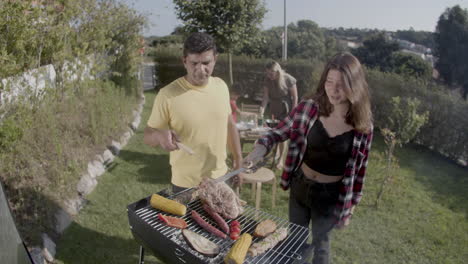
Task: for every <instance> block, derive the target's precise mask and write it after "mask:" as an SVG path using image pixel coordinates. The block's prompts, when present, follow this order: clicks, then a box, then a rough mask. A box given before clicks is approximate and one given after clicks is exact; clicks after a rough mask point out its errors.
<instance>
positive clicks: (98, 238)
mask: <svg viewBox="0 0 468 264" xmlns="http://www.w3.org/2000/svg"><path fill="white" fill-rule="evenodd" d="M145 95H146V105H145V108H144V110H143V115H142V122H141V125H140V128H139V130H138V131H137V133H136V134H135V136H134V137H133V138H132V139H131V140H130V141H129V143H128V145H127V146H126V147H125V148H124V149H123V150H122V151H121V153H120V155H119V156H118V157H117V158H116V160H115V161H114V163H115V166H114V167H113V168H112V169H111V170H110V171H108V172H106V173H105V174H104V175H102V176H101V177H100V179H99V184H98V186H97V187H96V189H95V190H94V191H93V192H92V193H91V194H90V195H89V196H88V197H87V199H88V200H89V203H88V204H87V206H86V207H85V208H84V209H83V210H82V211H81V212H80V214H79V215H78V216H77V217H76V219H75V220H74V222H73V223H72V224H71V225H70V227H69V228H68V229H67V230H66V231H65V232H64V234H63V236H62V238H61V240H59V241H58V248H57V255H56V258H57V262H58V263H66V264H68V263H80V264H82V263H122V264H123V263H137V262H138V250H139V245H138V244H137V243H136V242H135V241H134V239H133V237H132V235H131V232H130V229H129V226H128V220H127V213H126V206H127V205H128V204H130V203H133V202H135V201H137V200H139V199H140V198H143V197H145V196H148V195H150V194H151V193H154V192H157V191H159V190H161V189H163V188H167V187H169V184H170V181H169V177H170V167H169V159H168V155H167V153H164V152H162V151H159V150H155V149H151V148H150V147H148V146H146V145H144V144H143V139H142V137H143V128H144V127H145V126H146V120H147V119H148V116H149V113H150V111H151V107H152V103H153V100H154V96H155V94H154V92H147V93H146V94H145ZM384 147H385V146H384V143H383V140H382V139H381V138H379V137H376V139H375V140H374V144H373V149H372V152H371V153H372V154H371V158H370V162H369V170H368V175H367V182H366V186H365V194H364V197H363V199H362V202H361V203H360V205H359V206H358V207H357V208H356V211H355V215H354V216H353V220H352V222H351V225H350V226H349V227H348V228H346V229H344V230H335V231H334V233H333V235H332V256H333V258H332V262H333V263H343V264H345V263H346V264H348V263H376V264H381V263H392V264H393V263H421V264H427V263H437V264H438V263H466V260H467V259H468V220H467V212H468V203H467V201H468V192H467V190H468V170H467V169H463V168H460V167H458V166H456V165H454V164H453V163H451V162H449V161H447V160H445V159H443V158H441V157H440V156H439V155H437V154H434V153H430V152H428V151H426V150H424V149H422V148H420V147H417V146H409V147H405V148H404V149H397V157H398V159H399V161H400V168H399V170H398V171H397V173H396V174H395V175H394V177H393V181H392V183H391V186H390V187H389V188H387V189H386V190H385V193H384V196H383V199H382V201H381V203H380V206H379V208H378V209H376V208H375V207H374V206H373V205H374V201H375V198H376V196H377V192H378V190H379V186H380V183H381V182H382V180H383V175H382V167H383V164H384V162H383V157H382V156H383V151H384ZM278 173H279V172H278ZM249 191H250V186H245V188H243V190H242V192H241V196H242V198H243V199H245V200H246V201H247V202H248V203H249V204H251V205H253V204H254V201H253V200H251V199H250V192H249ZM262 194H263V197H262V210H265V211H268V212H270V213H273V214H276V215H281V216H284V217H287V211H288V208H287V207H288V205H287V204H288V203H287V202H288V192H284V191H282V190H280V189H278V192H277V194H278V197H277V206H276V208H274V209H273V208H271V185H267V186H264V187H263V191H262ZM145 263H161V262H160V261H158V260H157V259H156V258H154V257H152V256H150V253H148V254H146V259H145Z"/></svg>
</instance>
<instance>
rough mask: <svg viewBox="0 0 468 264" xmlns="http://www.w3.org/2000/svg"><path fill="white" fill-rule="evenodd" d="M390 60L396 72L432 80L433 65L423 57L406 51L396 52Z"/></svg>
mask: <svg viewBox="0 0 468 264" xmlns="http://www.w3.org/2000/svg"><path fill="white" fill-rule="evenodd" d="M390 60H391V61H390V65H391V68H392V71H393V72H395V73H398V74H401V75H404V76H414V77H417V78H420V79H423V80H430V78H431V77H432V68H431V66H430V65H429V63H427V62H426V61H425V60H423V59H422V58H421V57H418V56H416V55H413V54H409V53H404V52H394V53H392V55H391V58H390Z"/></svg>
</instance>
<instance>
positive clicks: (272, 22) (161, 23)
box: [121, 0, 468, 36]
mask: <svg viewBox="0 0 468 264" xmlns="http://www.w3.org/2000/svg"><path fill="white" fill-rule="evenodd" d="M121 1H123V2H126V3H127V4H128V5H129V6H131V7H133V8H134V9H136V10H137V11H139V12H140V13H142V14H144V15H148V17H149V21H150V26H149V28H147V29H146V30H145V31H144V35H145V36H166V35H169V34H170V33H171V32H172V31H173V29H174V28H175V27H176V26H177V25H182V21H180V20H178V19H177V16H176V14H175V9H174V4H173V2H172V0H121ZM228 1H229V0H228ZM265 3H266V8H267V10H268V12H267V13H266V15H265V18H264V20H263V23H262V28H263V29H269V28H271V27H273V26H282V25H283V23H284V9H283V8H284V0H265ZM457 4H458V5H460V6H461V7H462V8H468V0H390V1H389V0H286V22H287V23H288V24H289V23H291V22H297V21H298V20H301V19H309V20H312V21H314V22H316V23H317V24H318V25H319V26H320V27H327V28H337V27H343V28H351V27H353V28H361V29H362V28H370V29H381V30H389V31H396V30H407V29H410V27H412V28H413V29H414V30H424V31H434V30H435V27H436V25H437V21H438V19H439V16H440V15H441V14H442V13H443V12H444V11H445V9H446V8H447V7H453V6H455V5H457Z"/></svg>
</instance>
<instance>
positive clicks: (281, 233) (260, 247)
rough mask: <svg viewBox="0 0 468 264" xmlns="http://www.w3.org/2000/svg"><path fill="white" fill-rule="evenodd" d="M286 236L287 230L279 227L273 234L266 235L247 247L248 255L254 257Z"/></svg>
mask: <svg viewBox="0 0 468 264" xmlns="http://www.w3.org/2000/svg"><path fill="white" fill-rule="evenodd" d="M287 236H288V230H287V229H286V228H284V227H283V228H279V229H278V230H276V231H275V232H274V233H273V234H271V235H269V236H267V237H266V238H265V239H263V240H262V241H260V242H257V243H255V244H253V245H252V246H251V247H250V248H249V255H251V256H253V257H255V256H257V255H260V254H263V253H264V252H265V251H267V250H268V249H270V248H273V247H275V246H276V245H277V244H278V243H279V242H280V241H282V240H284V239H285V238H286V237H287Z"/></svg>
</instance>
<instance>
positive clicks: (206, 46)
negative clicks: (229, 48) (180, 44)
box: [184, 32, 216, 57]
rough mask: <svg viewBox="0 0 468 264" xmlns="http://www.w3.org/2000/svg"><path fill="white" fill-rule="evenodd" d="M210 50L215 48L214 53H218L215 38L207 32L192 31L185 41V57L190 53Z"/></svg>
mask: <svg viewBox="0 0 468 264" xmlns="http://www.w3.org/2000/svg"><path fill="white" fill-rule="evenodd" d="M208 50H213V53H214V54H216V44H215V42H214V39H213V37H212V36H210V35H209V34H207V33H203V32H196V33H192V34H191V35H190V36H189V37H188V38H187V39H186V40H185V42H184V57H186V56H187V55H188V54H194V53H203V52H205V51H208Z"/></svg>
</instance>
